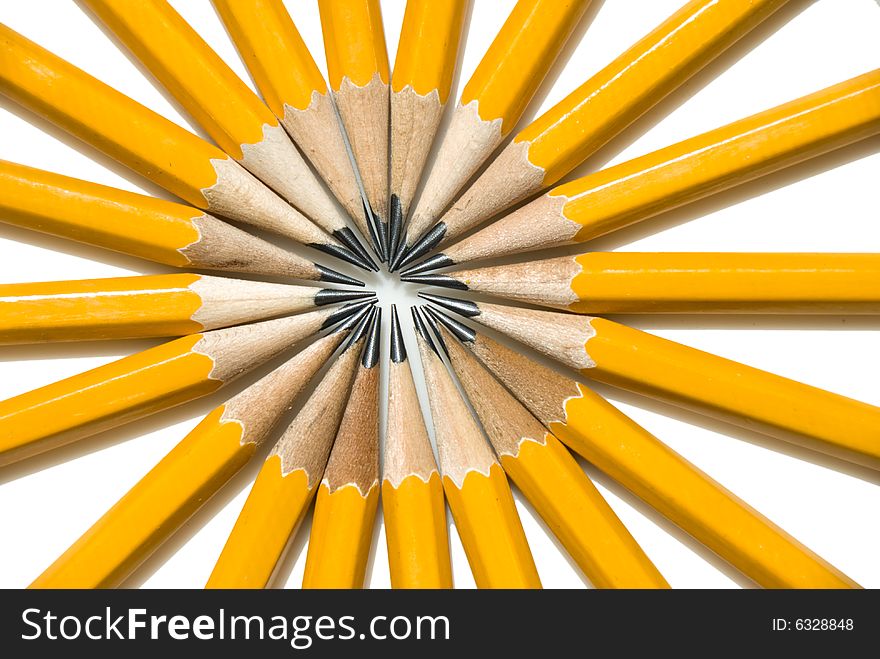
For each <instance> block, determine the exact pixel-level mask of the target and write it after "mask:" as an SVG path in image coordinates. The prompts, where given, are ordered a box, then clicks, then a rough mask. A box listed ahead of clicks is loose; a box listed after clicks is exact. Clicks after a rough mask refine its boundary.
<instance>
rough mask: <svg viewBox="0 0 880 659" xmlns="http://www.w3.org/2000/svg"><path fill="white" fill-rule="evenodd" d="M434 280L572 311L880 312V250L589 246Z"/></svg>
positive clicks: (424, 279)
mask: <svg viewBox="0 0 880 659" xmlns="http://www.w3.org/2000/svg"><path fill="white" fill-rule="evenodd" d="M432 279H436V281H437V283H439V285H447V286H450V287H454V286H456V285H457V284H461V286H462V287H466V288H467V289H468V290H472V291H477V292H481V293H487V294H491V295H494V296H497V297H502V298H508V299H512V300H519V301H523V302H530V303H532V304H538V305H541V306H545V307H554V308H558V309H564V310H566V311H574V312H576V313H600V314H608V313H770V314H774V313H776V314H779V313H804V314H844V313H846V314H876V313H878V312H880V257H878V256H877V255H876V254H822V253H816V254H797V253H779V254H759V253H755V254H753V253H740V254H737V253H727V252H725V253H698V252H693V253H691V252H688V253H678V254H676V253H669V252H664V253H639V252H590V253H587V254H581V255H578V256H565V257H560V258H556V259H548V260H545V261H533V262H526V263H518V264H514V265H502V266H495V267H490V268H479V269H474V270H459V271H453V272H446V273H443V274H442V275H434V276H432V275H426V276H423V277H422V278H421V279H420V278H419V277H415V280H416V281H422V282H423V283H432Z"/></svg>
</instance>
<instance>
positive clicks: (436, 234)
mask: <svg viewBox="0 0 880 659" xmlns="http://www.w3.org/2000/svg"><path fill="white" fill-rule="evenodd" d="M445 235H446V223H444V222H437V224H435V225H434V227H433V228H432V229H431V230H430V231H428V233H426V234H425V235H424V236H422V237H421V238H420V239H419V240H418V242H416V243H415V244H414V245H413V246H412V247H410V248H409V250H408V251H407V253H406V254H405V255H404V256H403V257H402V258H401V259H400V262H399V263H398V264H397V267H398V268H403V267H405V266H407V265H409V264H410V263H412V262H413V261H415V260H416V259H419V258H421V257H423V256H425V255H426V254H427V253H428V252H430V251H431V250H432V249H434V248H435V247H436V246H437V245H438V244H439V243H440V241H441V240H443V236H445Z"/></svg>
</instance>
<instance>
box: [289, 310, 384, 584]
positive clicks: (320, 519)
mask: <svg viewBox="0 0 880 659" xmlns="http://www.w3.org/2000/svg"><path fill="white" fill-rule="evenodd" d="M381 311H382V310H381V309H377V310H376V313H374V314H373V320H372V322H371V327H370V333H369V335H368V336H367V342H366V344H365V345H364V349H363V353H362V354H361V365H360V367H359V368H358V371H357V374H355V376H354V382H353V383H352V385H351V394H350V395H349V397H348V404H347V405H346V407H345V413H344V414H343V416H342V421H341V423H340V424H339V431H338V432H337V433H336V440H335V441H334V443H333V450H332V451H331V452H330V459H329V460H328V461H327V468H326V469H325V470H324V478H323V479H322V480H321V485H319V486H318V495H317V497H316V498H315V512H314V514H313V517H312V530H311V535H310V536H309V549H308V553H307V554H306V567H305V574H304V575H303V582H302V587H303V588H349V589H351V588H363V587H364V577H365V575H366V571H367V560H368V559H369V555H370V544H371V542H372V539H373V524H374V522H375V520H376V509H377V508H378V506H379V366H378V364H379V334H380V333H379V327H380V323H381Z"/></svg>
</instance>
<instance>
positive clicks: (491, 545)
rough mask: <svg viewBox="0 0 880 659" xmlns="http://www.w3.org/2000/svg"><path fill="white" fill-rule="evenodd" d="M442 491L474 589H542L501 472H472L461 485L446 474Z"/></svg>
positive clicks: (495, 469)
mask: <svg viewBox="0 0 880 659" xmlns="http://www.w3.org/2000/svg"><path fill="white" fill-rule="evenodd" d="M443 489H444V491H445V493H446V499H447V501H448V502H449V509H450V510H451V511H452V517H453V519H454V520H455V528H456V530H457V531H458V535H459V537H460V538H461V544H462V546H463V547H464V551H465V554H466V555H467V559H468V564H469V565H470V566H471V572H473V575H474V581H475V582H476V584H477V587H478V588H540V587H541V580H540V578H539V577H538V572H537V570H536V569H535V563H534V559H533V558H532V553H531V550H530V549H529V545H528V541H527V540H526V537H525V534H524V533H523V530H522V525H521V523H520V520H519V515H518V514H517V512H516V505H515V504H514V502H513V495H512V494H511V492H510V486H509V485H508V483H507V478H506V477H505V475H504V471H503V470H502V468H501V466H500V465H498V464H493V465H492V466H491V467H490V468H489V472H488V473H487V474H483V473H480V472H478V471H470V472H469V473H468V474H467V476H465V479H464V481H462V482H461V484H458V483H456V482H454V481H453V480H452V479H451V478H449V477H448V476H444V478H443Z"/></svg>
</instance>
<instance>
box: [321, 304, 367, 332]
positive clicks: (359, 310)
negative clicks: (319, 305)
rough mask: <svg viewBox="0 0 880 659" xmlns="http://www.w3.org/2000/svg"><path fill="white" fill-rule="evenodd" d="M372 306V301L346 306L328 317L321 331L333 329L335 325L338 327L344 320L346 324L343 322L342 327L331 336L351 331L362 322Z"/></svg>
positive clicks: (335, 329)
mask: <svg viewBox="0 0 880 659" xmlns="http://www.w3.org/2000/svg"><path fill="white" fill-rule="evenodd" d="M372 306H373V301H372V300H371V301H369V302H355V303H353V304H346V305H345V306H342V307H340V308H339V309H336V310H335V311H334V312H333V313H332V314H330V315H329V316H327V320H325V321H324V323H323V325H321V329H327V328H328V327H332V326H333V325H336V323H338V322H339V321H341V320H343V321H345V322H343V323H342V324H341V325H338V326H337V327H334V328H333V331H332V332H331V334H334V333H336V332H344V331H347V330H350V329H351V328H352V327H354V326H355V325H357V324H358V323H359V322H360V321H361V319H362V318H363V317H364V315H365V314H366V313H367V312H369V310H370V309H371V308H372Z"/></svg>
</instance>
